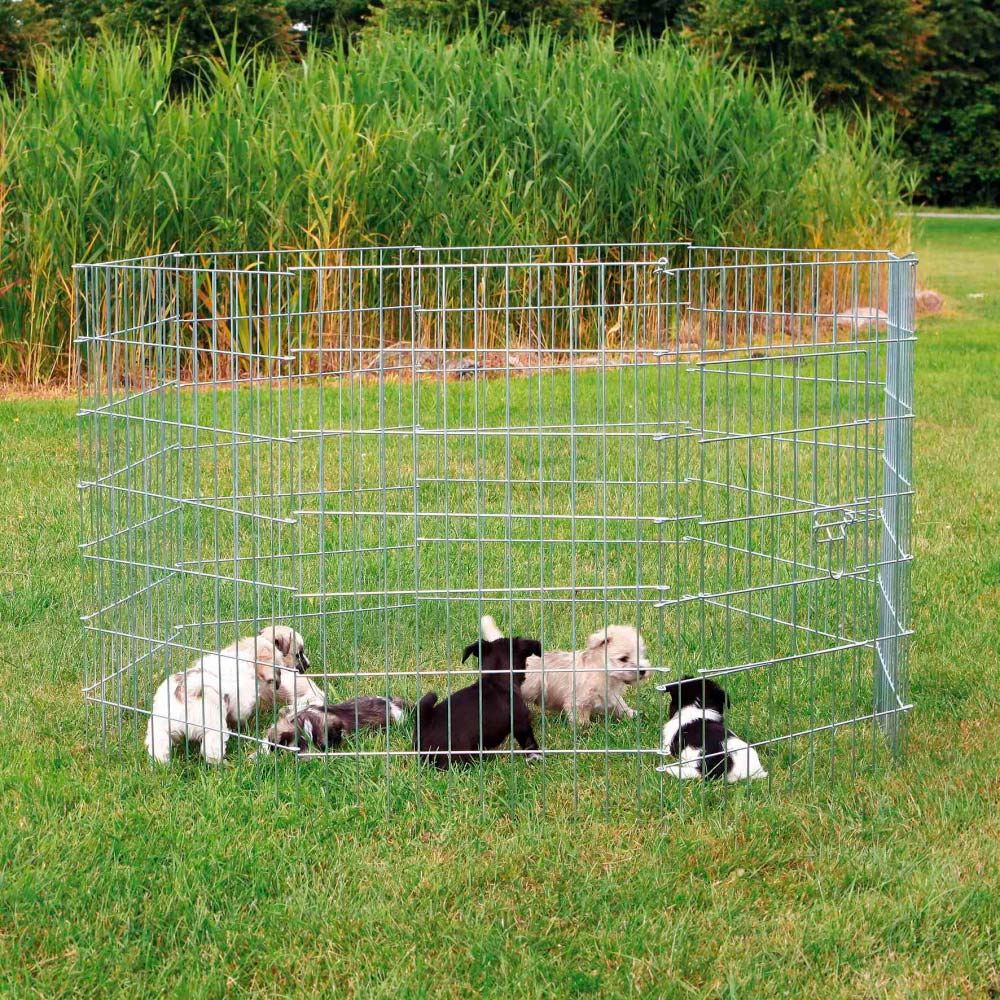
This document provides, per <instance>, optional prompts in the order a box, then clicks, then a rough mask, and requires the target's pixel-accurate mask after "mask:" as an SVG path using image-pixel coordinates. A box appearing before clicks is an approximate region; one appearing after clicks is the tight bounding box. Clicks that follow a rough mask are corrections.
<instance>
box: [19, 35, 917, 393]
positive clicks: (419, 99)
mask: <svg viewBox="0 0 1000 1000" xmlns="http://www.w3.org/2000/svg"><path fill="white" fill-rule="evenodd" d="M39 59H40V60H41V61H40V64H39V68H38V71H37V73H36V80H35V84H34V87H33V89H31V90H30V92H28V93H27V94H26V95H25V96H24V98H23V99H22V100H21V101H17V100H15V99H14V98H13V97H10V96H8V97H6V98H2V97H0V132H2V133H3V134H4V135H5V136H6V139H7V141H6V143H5V144H4V145H3V146H2V147H0V190H2V191H4V192H5V198H4V199H3V200H2V201H0V211H2V215H0V274H3V275H4V283H3V285H2V291H0V351H3V352H5V353H2V354H0V368H6V370H7V371H15V372H18V373H20V374H21V375H23V376H26V377H29V378H39V377H44V376H45V375H46V374H48V373H49V372H51V371H52V370H57V369H58V368H59V367H60V366H64V365H65V361H66V352H67V344H68V335H69V316H68V304H69V302H70V295H69V289H70V287H71V270H70V269H71V265H72V264H73V262H74V261H94V260H105V259H111V258H121V257H131V256H138V255H141V254H146V253H153V252H157V251H165V250H170V249H184V250H195V249H197V250H205V251H209V250H214V249H226V248H231V247H232V246H240V247H259V248H262V249H266V248H273V247H287V246H306V247H315V246H338V245H340V246H343V245H350V246H357V245H360V244H365V243H372V242H392V243H397V244H407V243H418V244H422V245H425V246H439V245H447V244H461V245H470V244H472V245H479V244H484V243H496V244H523V243H554V242H557V241H560V240H567V241H573V242H603V241H622V240H651V241H665V240H670V239H678V238H689V239H692V240H695V241H699V242H708V243H714V242H718V241H726V242H732V243H748V244H751V245H758V246H766V245H768V244H772V245H779V246H795V245H808V246H812V245H828V246H892V245H896V242H897V240H898V239H899V238H900V234H901V232H902V230H903V227H904V226H905V217H904V216H902V215H901V214H900V213H899V209H900V208H901V207H902V205H903V197H904V195H905V194H906V182H905V175H904V172H903V170H902V168H901V167H900V165H899V164H898V163H897V162H896V161H895V160H894V159H893V158H892V155H891V151H890V148H889V145H887V140H886V141H884V137H881V136H880V135H879V134H878V132H877V130H876V129H875V128H874V126H871V125H870V124H867V123H865V122H862V126H863V127H861V128H857V127H853V128H852V127H849V126H848V124H847V123H844V122H840V121H834V122H830V123H824V122H823V120H822V119H821V118H820V117H819V116H818V115H817V113H816V111H815V109H814V107H813V105H812V102H811V101H810V100H809V99H808V98H807V97H805V96H804V95H801V94H798V93H795V92H792V91H791V90H790V89H789V88H788V87H787V85H786V84H783V83H781V82H776V81H772V80H765V81H764V82H762V83H761V82H756V81H754V79H753V78H752V77H751V76H750V75H749V74H748V73H746V72H744V71H740V70H732V69H728V68H726V67H724V66H721V65H718V64H716V63H714V62H712V61H711V60H709V59H706V58H704V57H702V56H700V55H698V54H696V53H692V52H691V51H690V50H689V49H687V48H686V47H685V46H683V45H680V44H677V43H676V42H672V41H669V40H667V41H664V42H661V43H659V44H655V45H654V44H649V43H643V42H639V41H630V42H625V43H623V44H622V47H621V48H619V49H616V42H615V40H614V39H611V38H607V37H588V38H586V39H583V40H582V41H579V42H573V43H567V42H562V43H560V42H559V41H558V39H557V37H556V36H555V34H554V33H553V32H552V31H551V30H543V29H535V30H533V31H531V32H529V33H528V34H527V35H526V36H525V37H524V38H522V39H517V40H511V41H508V42H507V43H506V44H503V45H499V46H493V47H491V46H487V45H485V44H484V40H483V38H482V35H481V33H476V34H473V35H462V36H459V37H457V38H455V39H453V40H452V41H450V42H446V41H445V40H444V39H443V38H442V37H440V36H439V35H430V36H428V35H417V34H409V33H406V34H391V33H375V34H372V35H370V36H366V37H365V38H364V39H363V40H362V42H361V44H360V45H359V46H357V47H355V48H352V49H351V50H350V51H349V52H347V53H342V52H332V53H328V54H321V53H316V54H314V55H312V56H311V57H310V58H309V59H308V60H306V61H305V62H303V63H300V64H295V63H283V64H281V63H277V62H274V61H270V60H264V59H256V60H251V59H249V58H247V59H242V60H238V61H237V62H236V63H235V64H234V65H232V66H229V67H226V66H222V65H216V66H214V67H213V69H212V72H213V73H214V74H215V79H214V81H212V83H211V84H208V83H205V82H202V81H199V80H196V82H195V83H194V84H193V85H192V87H191V89H190V90H189V91H188V92H186V93H185V94H184V95H183V96H181V97H179V98H176V99H171V98H170V96H169V95H170V86H169V84H170V77H171V74H172V72H173V66H172V63H171V56H170V52H169V50H168V49H167V48H166V47H165V46H164V45H163V44H161V43H159V42H156V41H155V40H152V41H150V42H147V43H143V44H141V45H129V44H126V43H124V42H114V41H105V42H104V43H103V44H102V45H101V47H100V48H96V47H92V46H91V47H88V46H81V47H78V48H77V49H76V50H75V51H73V52H70V53H60V52H49V53H46V54H44V55H40V56H39ZM17 341H23V343H22V344H20V345H17V343H16V342H17ZM12 342H14V343H13V344H12Z"/></svg>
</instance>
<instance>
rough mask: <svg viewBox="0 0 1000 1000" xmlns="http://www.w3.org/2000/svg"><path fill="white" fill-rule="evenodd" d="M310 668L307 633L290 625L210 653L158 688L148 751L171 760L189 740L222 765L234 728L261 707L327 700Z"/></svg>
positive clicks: (149, 727) (150, 753) (163, 759)
mask: <svg viewBox="0 0 1000 1000" xmlns="http://www.w3.org/2000/svg"><path fill="white" fill-rule="evenodd" d="M308 666H309V660H308V658H307V657H306V655H305V648H304V644H303V641H302V636H300V635H299V634H298V632H296V631H295V630H294V629H291V628H288V627H287V626H285V625H275V626H268V627H267V628H265V629H264V630H263V631H262V632H261V633H260V634H259V635H256V636H251V637H249V638H245V639H239V640H238V641H237V642H234V643H232V645H229V646H227V647H226V648H225V649H223V650H220V651H219V652H218V653H208V654H206V655H205V656H203V657H201V658H200V659H199V660H196V661H195V662H194V663H193V664H192V665H191V666H190V667H189V668H188V669H187V670H185V671H184V672H182V673H176V674H171V675H170V676H169V677H168V678H167V679H166V680H165V681H164V682H163V683H162V684H161V685H160V686H159V688H158V689H157V691H156V694H155V695H154V697H153V710H152V713H151V714H150V717H149V722H148V724H147V726H146V750H147V752H148V753H149V755H150V757H152V758H153V759H154V760H156V761H160V762H163V763H166V762H167V761H169V760H170V751H171V749H172V748H173V747H174V746H175V745H176V744H178V743H180V742H182V741H184V740H187V741H189V742H192V743H199V744H201V753H202V756H203V757H204V758H205V760H206V761H208V762H209V763H212V764H218V763H220V762H221V761H222V760H223V758H224V757H225V754H226V744H227V743H228V742H229V737H230V736H231V735H232V732H233V730H234V729H236V728H238V727H239V726H240V725H242V724H243V723H244V722H246V720H247V719H249V718H250V717H251V716H252V715H253V714H254V712H256V711H257V709H258V708H263V709H267V708H270V707H271V706H272V705H274V704H276V703H277V704H291V703H292V702H295V703H296V704H301V705H302V706H306V705H315V704H323V702H324V701H325V700H326V699H325V695H324V694H323V692H322V691H321V690H320V688H318V687H317V686H316V685H315V684H314V683H313V682H312V681H311V680H310V679H309V678H308V677H305V676H304V675H303V673H302V671H304V670H305V669H306V668H307V667H308Z"/></svg>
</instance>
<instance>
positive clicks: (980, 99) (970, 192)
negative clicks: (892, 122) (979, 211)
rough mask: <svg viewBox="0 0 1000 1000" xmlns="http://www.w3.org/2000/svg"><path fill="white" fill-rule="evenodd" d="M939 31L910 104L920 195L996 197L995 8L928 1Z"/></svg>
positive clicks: (999, 70)
mask: <svg viewBox="0 0 1000 1000" xmlns="http://www.w3.org/2000/svg"><path fill="white" fill-rule="evenodd" d="M931 9H932V12H933V13H934V14H935V15H936V21H937V33H936V35H935V36H934V38H932V39H931V42H930V50H931V51H930V58H929V61H928V66H927V74H926V76H925V78H924V80H923V82H922V85H921V86H920V87H919V89H918V90H917V92H916V94H915V95H914V97H913V99H912V100H911V102H910V105H909V112H910V114H909V120H910V125H909V128H908V130H907V132H906V135H905V142H906V146H907V148H908V150H909V152H910V154H911V155H912V156H913V158H914V159H915V160H916V162H917V163H919V164H920V166H921V168H922V172H923V181H922V183H921V186H920V188H919V194H920V196H921V197H923V198H925V199H926V200H928V201H931V202H935V203H938V204H948V205H976V204H980V205H986V204H994V205H995V204H997V203H998V201H1000V55H998V54H1000V10H998V9H997V8H996V5H995V4H994V3H991V2H984V0H933V4H932V8H931Z"/></svg>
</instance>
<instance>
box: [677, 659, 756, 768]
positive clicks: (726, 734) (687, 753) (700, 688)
mask: <svg viewBox="0 0 1000 1000" xmlns="http://www.w3.org/2000/svg"><path fill="white" fill-rule="evenodd" d="M660 690H664V691H669V692H670V720H669V721H668V722H667V724H666V725H665V726H664V727H663V752H664V753H668V754H671V755H672V756H674V757H678V758H679V763H677V764H664V765H662V766H661V767H659V768H657V770H658V771H665V772H666V773H667V774H672V775H673V776H674V777H675V778H677V779H679V780H681V781H684V780H686V779H689V778H722V777H725V779H726V781H730V782H731V781H743V780H744V779H756V778H766V777H767V771H765V770H764V768H763V767H761V763H760V758H759V757H758V756H757V751H756V750H754V748H753V747H752V746H750V745H749V744H748V743H747V742H746V741H745V740H741V739H740V738H739V737H738V736H736V735H735V734H734V733H731V732H730V731H729V730H728V729H727V728H726V726H725V723H724V722H723V720H722V717H723V713H724V712H725V710H726V709H727V708H728V707H729V705H730V704H731V701H730V698H729V695H728V694H726V692H725V691H723V690H722V688H721V687H719V685H718V684H716V683H715V682H714V681H711V680H708V679H706V678H702V677H684V678H682V679H681V680H679V681H674V682H673V683H672V684H664V685H663V687H662V688H661V689H660Z"/></svg>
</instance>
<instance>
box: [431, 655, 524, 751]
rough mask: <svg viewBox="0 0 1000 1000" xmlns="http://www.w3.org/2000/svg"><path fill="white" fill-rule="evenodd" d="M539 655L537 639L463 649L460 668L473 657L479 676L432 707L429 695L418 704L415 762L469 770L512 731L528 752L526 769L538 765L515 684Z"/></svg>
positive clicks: (433, 698)
mask: <svg viewBox="0 0 1000 1000" xmlns="http://www.w3.org/2000/svg"><path fill="white" fill-rule="evenodd" d="M541 655H542V644H541V643H540V642H538V640H537V639H522V638H520V637H515V638H513V639H495V640H494V641H492V642H487V641H486V640H485V639H483V640H477V641H476V642H472V643H469V645H468V646H466V647H465V652H464V654H463V656H462V662H463V663H464V662H465V661H466V660H467V659H468V658H469V657H470V656H478V657H479V665H480V670H481V672H482V675H481V676H480V678H479V680H478V681H476V683H475V684H470V685H469V686H468V687H465V688H462V689H461V691H456V692H455V693H454V694H453V695H452V696H451V697H450V698H448V699H447V700H446V701H442V702H440V703H438V700H437V694H436V693H435V692H433V691H429V692H428V693H427V694H425V695H424V696H423V697H422V698H421V699H420V702H419V704H418V705H417V727H416V731H415V732H414V735H413V747H414V749H415V750H418V751H419V752H420V759H421V760H422V761H423V762H424V763H425V764H433V765H434V766H435V767H437V768H439V769H440V770H442V771H444V770H447V769H448V768H449V767H451V766H452V765H454V764H460V765H465V764H473V763H475V762H476V761H477V760H482V759H483V758H482V754H481V752H480V751H483V750H495V749H496V748H497V747H499V746H500V744H501V743H503V741H504V740H505V739H507V737H508V736H510V734H511V731H512V730H513V733H514V739H515V740H517V742H518V743H519V744H520V746H521V748H522V749H523V750H526V751H528V754H527V759H528V761H529V763H530V762H532V761H535V760H540V759H541V754H540V753H539V752H538V743H537V742H536V741H535V734H534V732H533V731H532V728H531V715H530V713H529V712H528V706H527V705H525V703H524V699H523V698H522V697H521V684H522V683H523V682H524V669H525V663H524V661H525V660H526V659H527V658H528V657H529V656H541ZM480 722H481V725H480ZM512 723H513V724H512ZM449 736H450V739H449Z"/></svg>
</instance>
